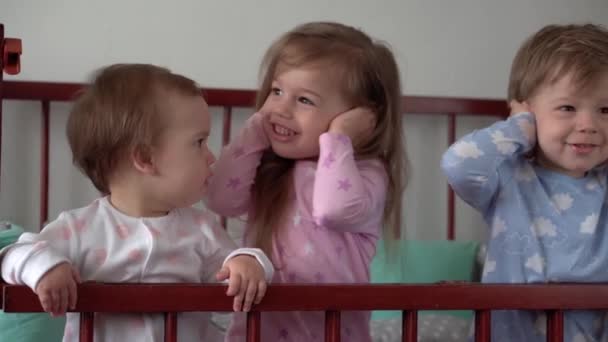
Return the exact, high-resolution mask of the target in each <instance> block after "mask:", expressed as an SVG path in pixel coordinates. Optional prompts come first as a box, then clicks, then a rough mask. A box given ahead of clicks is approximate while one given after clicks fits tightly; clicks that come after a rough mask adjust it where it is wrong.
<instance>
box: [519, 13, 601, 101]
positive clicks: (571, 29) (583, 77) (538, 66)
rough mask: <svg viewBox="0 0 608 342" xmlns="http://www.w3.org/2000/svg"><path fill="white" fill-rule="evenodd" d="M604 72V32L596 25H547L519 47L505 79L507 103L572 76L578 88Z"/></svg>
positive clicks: (591, 81)
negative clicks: (507, 79)
mask: <svg viewBox="0 0 608 342" xmlns="http://www.w3.org/2000/svg"><path fill="white" fill-rule="evenodd" d="M607 70H608V31H607V30H606V29H605V28H604V27H602V26H599V25H593V24H585V25H548V26H545V27H544V28H542V29H541V30H539V31H538V32H536V33H535V34H534V35H532V36H531V37H529V38H528V39H527V40H526V41H525V42H524V43H523V44H522V46H521V47H520V48H519V51H518V52H517V54H516V56H515V58H514V60H513V64H512V66H511V75H510V79H509V91H508V100H509V101H511V100H516V101H519V102H523V101H526V100H528V99H530V98H531V97H533V96H534V95H535V93H536V91H537V90H538V89H539V88H540V87H541V86H542V85H543V84H546V83H547V82H548V83H553V82H556V81H559V80H560V79H561V77H563V76H565V75H569V74H572V76H573V80H574V82H575V84H576V85H577V87H578V88H580V89H584V88H585V87H587V86H589V85H591V84H593V83H594V82H596V81H597V78H598V77H601V75H602V74H603V73H604V72H606V71H607Z"/></svg>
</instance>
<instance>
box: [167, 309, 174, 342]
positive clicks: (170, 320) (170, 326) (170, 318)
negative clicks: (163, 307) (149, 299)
mask: <svg viewBox="0 0 608 342" xmlns="http://www.w3.org/2000/svg"><path fill="white" fill-rule="evenodd" d="M165 342H177V313H175V312H166V313H165Z"/></svg>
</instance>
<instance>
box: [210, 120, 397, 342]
mask: <svg viewBox="0 0 608 342" xmlns="http://www.w3.org/2000/svg"><path fill="white" fill-rule="evenodd" d="M319 142H320V156H319V159H318V161H316V160H314V161H313V160H298V161H296V163H295V166H294V170H293V171H294V177H293V179H294V181H293V186H294V189H293V190H294V191H293V195H292V197H291V199H290V203H289V204H288V209H287V210H288V215H286V219H285V220H284V222H283V224H284V226H283V227H281V228H280V233H279V234H278V235H277V236H276V238H275V240H274V242H273V247H272V260H273V262H274V264H275V274H274V278H273V283H369V280H370V273H369V266H370V263H371V260H372V258H373V257H374V255H375V252H376V242H377V240H378V238H379V236H380V234H381V226H382V218H383V211H384V203H385V197H386V190H387V184H388V178H387V174H386V171H385V168H384V166H383V164H382V163H381V162H380V161H379V160H372V159H368V160H355V159H354V157H353V147H352V144H351V141H350V139H349V138H348V137H347V136H343V135H337V134H330V133H324V134H322V135H321V137H320V138H319ZM269 147H270V143H269V141H268V139H267V138H266V136H265V134H264V132H263V128H262V122H261V116H260V115H259V114H254V115H253V116H252V117H251V118H250V119H249V120H248V121H247V122H246V125H245V127H244V129H243V131H242V132H241V133H240V135H239V136H238V137H236V139H235V140H234V141H233V142H232V143H231V144H230V145H228V146H227V147H226V148H225V149H224V150H223V151H222V153H221V155H220V158H219V160H218V161H217V163H216V166H215V170H214V176H213V177H212V179H211V181H210V185H209V192H208V198H207V206H208V207H209V208H210V209H212V210H214V211H216V212H217V213H218V214H220V215H225V216H232V217H235V216H241V215H244V214H251V212H250V208H251V207H252V205H251V196H250V191H251V186H252V184H253V182H254V177H255V172H256V168H257V166H258V165H259V164H260V159H261V156H262V153H263V151H264V150H266V149H267V148H269ZM249 229H251V227H250V226H247V228H246V230H247V231H246V233H245V236H251V234H250V233H251V232H250V231H249ZM246 240H247V239H246ZM245 245H248V242H247V241H245ZM341 317H342V321H341V328H342V331H341V334H342V335H341V336H342V340H343V341H349V342H353V341H371V337H370V330H369V318H370V315H369V313H368V312H348V311H346V312H342V316H341ZM261 318H262V326H261V335H262V341H307V342H308V341H323V338H324V336H323V335H324V313H323V312H263V313H262V316H261ZM245 326H246V324H245V316H244V315H243V314H241V313H236V314H235V315H234V318H233V322H232V325H231V327H230V328H229V331H228V335H227V341H230V342H233V341H234V342H236V341H239V342H240V341H244V340H245V339H244V335H245Z"/></svg>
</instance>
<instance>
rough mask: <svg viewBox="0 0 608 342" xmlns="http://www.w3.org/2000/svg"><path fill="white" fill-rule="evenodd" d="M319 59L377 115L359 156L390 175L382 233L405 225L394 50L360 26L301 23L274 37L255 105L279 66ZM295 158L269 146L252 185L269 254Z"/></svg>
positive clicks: (259, 239)
mask: <svg viewBox="0 0 608 342" xmlns="http://www.w3.org/2000/svg"><path fill="white" fill-rule="evenodd" d="M312 63H319V65H321V66H325V67H328V68H331V74H332V76H335V77H336V78H337V80H338V81H339V82H338V83H337V84H341V85H343V89H342V92H343V94H342V95H343V96H344V97H345V99H346V100H347V101H349V104H350V105H352V106H353V107H359V106H361V107H368V108H371V109H373V110H374V111H375V113H376V114H377V124H376V127H375V129H374V131H373V133H372V136H371V139H370V140H368V142H366V143H365V144H364V145H361V146H355V157H356V158H358V159H364V158H378V159H380V160H381V161H382V162H383V164H384V166H385V168H386V172H387V174H388V179H389V182H388V188H387V199H386V203H385V209H384V219H383V223H384V236H385V238H387V239H389V238H390V237H391V231H395V230H398V229H401V206H402V193H403V190H404V189H405V186H406V183H407V175H408V160H407V156H406V152H405V144H404V137H403V126H402V123H401V116H402V113H401V86H400V80H399V70H398V67H397V63H396V61H395V58H394V56H393V54H392V52H391V51H390V49H389V48H388V47H387V46H386V45H385V44H383V43H380V42H376V41H373V40H372V39H371V38H370V37H369V36H368V35H366V34H365V33H363V32H362V31H360V30H358V29H355V28H353V27H350V26H346V25H342V24H338V23H332V22H312V23H307V24H303V25H300V26H298V27H296V28H294V29H293V30H291V31H289V32H287V33H286V34H284V35H283V36H282V37H280V38H279V39H278V40H276V41H275V42H274V43H273V44H272V45H271V46H270V48H269V49H268V51H267V52H266V54H265V56H264V59H263V62H262V66H261V69H260V77H261V86H260V89H259V91H258V94H257V103H256V108H257V109H260V108H261V107H262V105H263V103H264V101H265V100H266V98H267V97H268V95H269V93H270V91H271V86H272V81H273V79H274V77H275V76H276V74H277V69H278V68H279V67H281V68H282V67H283V66H285V67H287V68H289V67H301V66H303V65H310V64H312ZM293 165H294V161H293V160H289V159H285V158H281V157H279V156H278V155H276V154H275V153H274V152H272V150H267V151H266V152H265V153H264V156H263V157H262V161H261V164H260V166H259V167H258V170H257V173H256V178H255V182H254V186H253V205H254V208H253V212H252V213H253V217H251V223H252V227H253V232H254V234H255V236H254V243H255V246H257V247H259V248H262V249H263V250H264V251H265V252H266V253H268V254H269V255H271V246H272V240H273V238H274V236H275V234H276V233H277V232H278V229H279V226H280V221H281V219H282V218H283V216H284V212H285V211H286V209H287V208H286V204H287V203H288V201H287V197H288V196H289V191H290V189H291V186H290V184H291V181H292V178H291V177H292V176H291V174H292V172H291V170H292V168H293Z"/></svg>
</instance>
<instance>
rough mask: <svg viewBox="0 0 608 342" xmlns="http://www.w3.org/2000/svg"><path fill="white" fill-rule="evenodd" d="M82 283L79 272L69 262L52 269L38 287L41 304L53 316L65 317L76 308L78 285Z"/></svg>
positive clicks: (39, 282)
mask: <svg viewBox="0 0 608 342" xmlns="http://www.w3.org/2000/svg"><path fill="white" fill-rule="evenodd" d="M77 283H80V276H79V275H78V272H77V271H76V270H75V269H74V268H73V267H72V265H70V264H69V263H67V262H64V263H61V264H59V265H57V266H55V267H53V268H51V269H50V270H49V271H48V272H47V273H46V274H45V275H44V276H42V278H41V279H40V281H38V285H36V290H35V292H36V294H37V295H38V298H39V299H40V304H41V305H42V308H43V309H44V311H46V312H50V313H51V316H60V315H63V314H64V313H65V312H66V310H67V309H68V305H69V308H70V309H74V308H75V307H76V298H77V297H76V284H77Z"/></svg>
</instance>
